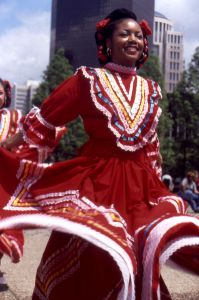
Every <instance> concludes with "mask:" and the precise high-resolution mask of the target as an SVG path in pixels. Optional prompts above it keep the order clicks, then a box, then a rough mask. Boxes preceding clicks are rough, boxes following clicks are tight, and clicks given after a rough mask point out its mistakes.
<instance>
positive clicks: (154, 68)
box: [138, 54, 175, 173]
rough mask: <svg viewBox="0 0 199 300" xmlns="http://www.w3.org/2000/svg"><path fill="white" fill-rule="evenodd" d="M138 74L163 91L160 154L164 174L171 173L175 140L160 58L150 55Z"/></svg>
mask: <svg viewBox="0 0 199 300" xmlns="http://www.w3.org/2000/svg"><path fill="white" fill-rule="evenodd" d="M138 74H139V75H141V76H142V77H144V78H150V79H152V80H154V81H156V82H157V83H158V84H159V85H160V87H161V90H162V100H160V107H161V109H162V114H161V117H160V122H159V125H158V135H159V139H160V152H161V154H162V157H163V172H164V173H167V172H169V173H170V172H171V170H172V168H173V166H174V165H175V153H174V150H173V144H174V139H173V138H172V135H171V130H172V119H171V114H170V113H169V105H168V98H167V94H166V91H165V88H164V77H163V75H162V72H161V70H160V63H159V58H158V57H157V56H155V55H153V54H151V55H149V58H148V60H147V62H146V63H145V64H144V65H143V67H142V68H141V69H140V70H139V71H138Z"/></svg>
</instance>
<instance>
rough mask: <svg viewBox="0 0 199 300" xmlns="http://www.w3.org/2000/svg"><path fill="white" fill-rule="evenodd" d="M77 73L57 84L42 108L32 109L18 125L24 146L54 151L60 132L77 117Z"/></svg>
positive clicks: (78, 99) (78, 108) (78, 101)
mask: <svg viewBox="0 0 199 300" xmlns="http://www.w3.org/2000/svg"><path fill="white" fill-rule="evenodd" d="M79 81H80V79H79V72H77V73H76V74H75V75H73V76H72V77H70V78H69V79H67V80H65V81H64V82H63V83H62V84H60V85H59V86H58V87H57V88H56V89H55V90H54V91H53V92H52V94H51V95H50V96H49V97H48V98H46V99H45V100H44V101H43V103H42V105H41V108H40V109H39V108H38V107H33V108H32V109H31V110H30V112H29V113H28V114H27V115H26V116H24V117H23V118H22V119H21V121H20V130H21V131H22V132H23V137H24V140H25V142H26V143H28V144H29V145H33V146H36V147H39V148H45V149H46V150H47V151H51V150H52V149H54V147H55V144H57V139H58V138H59V132H60V130H62V129H63V128H64V127H65V125H66V123H68V122H69V121H71V120H73V119H75V118H76V117H77V116H78V115H79V114H80V97H79V89H80V87H79Z"/></svg>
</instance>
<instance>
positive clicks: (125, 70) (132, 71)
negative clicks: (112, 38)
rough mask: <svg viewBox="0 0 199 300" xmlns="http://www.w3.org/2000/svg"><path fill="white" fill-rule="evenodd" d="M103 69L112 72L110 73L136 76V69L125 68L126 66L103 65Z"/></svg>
mask: <svg viewBox="0 0 199 300" xmlns="http://www.w3.org/2000/svg"><path fill="white" fill-rule="evenodd" d="M104 67H105V68H107V69H109V70H112V71H116V72H121V73H125V74H131V75H136V68H134V67H132V68H131V67H126V66H121V65H118V64H115V63H112V62H110V63H107V64H105V66H104Z"/></svg>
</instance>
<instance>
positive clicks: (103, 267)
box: [0, 140, 199, 300]
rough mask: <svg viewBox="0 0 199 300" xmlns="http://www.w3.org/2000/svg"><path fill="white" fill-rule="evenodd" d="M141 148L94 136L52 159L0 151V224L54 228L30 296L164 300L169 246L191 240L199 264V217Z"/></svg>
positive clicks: (2, 226) (188, 244) (1, 226)
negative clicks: (76, 152)
mask: <svg viewBox="0 0 199 300" xmlns="http://www.w3.org/2000/svg"><path fill="white" fill-rule="evenodd" d="M146 147H147V146H146ZM145 150H146V148H143V149H142V150H139V151H136V152H135V153H130V152H125V151H122V150H120V149H118V148H116V146H115V145H114V144H112V143H110V142H108V141H103V140H102V141H93V142H89V143H87V144H86V145H85V146H84V147H83V149H82V150H81V153H80V156H78V157H77V158H76V159H73V160H70V161H65V162H60V163H55V164H53V165H52V166H47V165H45V164H36V163H34V162H30V161H24V160H22V161H18V160H17V159H16V158H15V157H14V156H12V155H11V154H9V153H7V152H6V151H4V150H2V152H0V165H1V169H0V180H1V183H2V185H1V188H0V194H1V197H2V201H1V206H2V209H1V213H2V220H1V222H0V229H5V228H23V229H25V228H30V227H31V228H32V227H48V228H52V229H54V232H53V234H52V236H51V238H50V240H49V242H48V245H47V248H46V250H45V253H44V255H43V258H42V260H41V263H40V266H39V268H38V272H37V278H36V285H35V290H34V295H33V299H34V300H36V299H50V300H55V299H56V300H57V299H59V300H62V299H66V298H67V299H70V300H73V299H87V300H91V299H95V300H98V299H99V300H101V299H114V300H115V299H136V300H138V299H142V300H150V299H151V300H155V299H161V300H162V299H164V296H163V294H164V295H165V294H167V292H166V287H165V286H164V283H163V281H162V280H161V277H160V269H161V265H162V264H163V263H164V262H165V261H166V260H167V259H168V258H169V257H170V256H171V255H173V253H174V252H176V251H178V253H179V251H182V249H186V247H190V249H191V255H190V259H193V257H194V259H195V266H196V265H197V264H198V265H197V266H199V259H198V256H197V253H198V250H199V246H198V245H199V220H198V219H196V218H193V217H191V216H187V215H185V210H186V209H185V206H184V202H183V201H182V199H181V198H179V197H177V196H175V195H173V194H171V193H170V192H169V191H168V190H167V189H166V187H165V186H164V185H163V183H162V182H161V181H160V180H159V178H158V177H157V175H156V174H155V172H154V170H153V169H152V168H151V164H150V160H149V158H148V157H147V155H146V151H145ZM110 154H111V156H110ZM3 170H7V172H6V174H5V171H3ZM60 232H62V233H60ZM193 254H194V256H193ZM195 270H198V268H197V267H195ZM168 297H169V296H168ZM165 299H166V298H165ZM167 299H169V298H167Z"/></svg>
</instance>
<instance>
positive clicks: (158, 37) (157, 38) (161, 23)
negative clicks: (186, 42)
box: [153, 12, 184, 93]
mask: <svg viewBox="0 0 199 300" xmlns="http://www.w3.org/2000/svg"><path fill="white" fill-rule="evenodd" d="M153 29H154V30H153V44H154V54H155V55H157V56H159V60H160V66H161V69H162V72H163V75H164V80H165V89H166V91H167V92H168V93H171V92H173V90H174V89H175V87H176V85H177V83H178V82H179V81H180V78H181V74H182V72H183V71H184V57H183V34H182V33H181V32H176V31H174V28H173V22H172V21H171V20H168V19H167V18H166V17H165V16H164V15H162V14H160V13H158V12H155V17H154V27H153Z"/></svg>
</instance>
